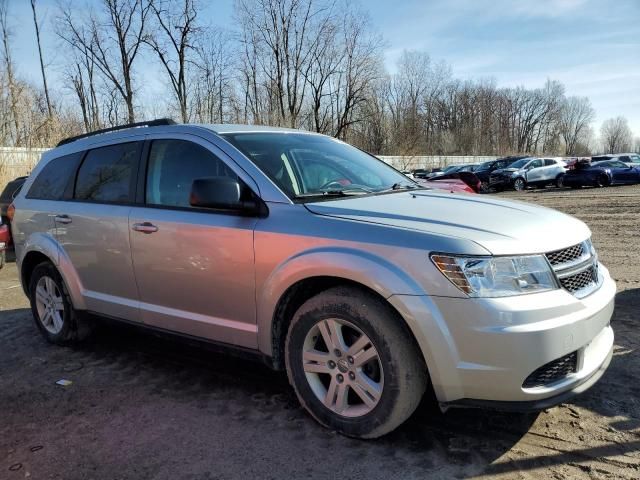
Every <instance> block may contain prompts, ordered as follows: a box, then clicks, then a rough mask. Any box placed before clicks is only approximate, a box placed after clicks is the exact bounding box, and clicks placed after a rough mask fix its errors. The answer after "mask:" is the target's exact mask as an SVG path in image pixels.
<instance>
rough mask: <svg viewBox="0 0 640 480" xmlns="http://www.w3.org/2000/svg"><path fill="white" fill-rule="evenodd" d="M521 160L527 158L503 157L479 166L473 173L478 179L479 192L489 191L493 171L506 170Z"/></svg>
mask: <svg viewBox="0 0 640 480" xmlns="http://www.w3.org/2000/svg"><path fill="white" fill-rule="evenodd" d="M522 158H528V157H526V156H524V157H523V156H512V157H503V158H498V159H497V160H489V161H488V162H484V163H482V164H480V166H479V167H478V168H477V169H476V170H475V171H474V172H473V173H475V174H476V176H477V177H478V180H480V191H481V192H485V193H486V192H488V191H489V180H490V177H491V173H492V172H493V171H495V170H502V169H504V168H507V167H508V166H509V165H511V164H512V163H514V162H515V161H517V160H520V159H522Z"/></svg>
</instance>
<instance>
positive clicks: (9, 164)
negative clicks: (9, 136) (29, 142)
mask: <svg viewBox="0 0 640 480" xmlns="http://www.w3.org/2000/svg"><path fill="white" fill-rule="evenodd" d="M46 151H47V149H46V148H17V147H16V148H13V147H0V179H2V180H4V181H5V183H6V182H7V181H9V180H10V179H12V178H15V177H20V176H23V175H29V174H30V173H31V170H33V167H35V166H36V164H37V163H38V160H40V155H42V152H46ZM3 186H4V184H3V185H0V190H1V189H2V187H3Z"/></svg>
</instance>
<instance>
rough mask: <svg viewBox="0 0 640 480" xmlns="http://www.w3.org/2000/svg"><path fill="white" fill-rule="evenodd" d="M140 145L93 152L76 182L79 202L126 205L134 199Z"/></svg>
mask: <svg viewBox="0 0 640 480" xmlns="http://www.w3.org/2000/svg"><path fill="white" fill-rule="evenodd" d="M139 148H140V143H139V142H132V143H121V144H118V145H110V146H108V147H102V148H96V149H94V150H90V151H89V152H88V153H87V156H86V157H85V159H84V162H82V166H81V167H80V170H79V171H78V179H77V180H76V188H75V198H76V199H78V200H89V201H94V202H106V203H126V202H129V201H131V199H132V197H133V195H132V191H133V188H132V186H133V179H134V177H135V175H134V172H135V171H136V167H137V163H138V162H137V161H138V156H139Z"/></svg>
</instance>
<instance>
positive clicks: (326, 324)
mask: <svg viewBox="0 0 640 480" xmlns="http://www.w3.org/2000/svg"><path fill="white" fill-rule="evenodd" d="M285 359H286V367H287V375H288V377H289V382H290V383H291V385H292V386H293V388H294V390H295V392H296V394H297V396H298V399H299V400H300V403H301V404H302V405H303V406H304V407H305V408H306V409H307V411H308V412H309V413H310V414H311V415H312V416H313V417H314V418H315V419H316V420H317V421H318V422H319V423H320V424H322V425H324V426H325V427H327V428H330V429H333V430H336V431H337V432H339V433H342V434H344V435H347V436H350V437H356V438H376V437H380V436H381V435H384V434H386V433H389V432H391V431H392V430H394V429H395V428H396V427H398V426H399V425H400V424H402V423H403V422H404V421H405V420H406V419H407V418H409V416H410V415H411V414H412V413H413V412H414V410H415V409H416V408H417V406H418V404H419V403H420V400H421V399H422V396H423V394H424V392H425V389H426V387H427V382H428V374H427V369H426V366H425V364H424V361H423V358H422V355H421V353H420V351H419V349H418V347H417V345H416V343H415V340H414V339H413V337H412V336H411V334H410V333H409V330H408V328H407V327H406V325H404V323H403V320H402V318H400V317H399V315H398V314H397V312H395V311H394V310H393V309H392V308H391V307H390V306H389V305H388V304H387V303H386V302H385V301H384V300H383V299H381V298H378V297H377V296H375V295H374V294H372V293H369V292H367V291H364V290H360V289H357V288H348V287H336V288H332V289H330V290H327V291H325V292H322V293H320V294H318V295H316V296H315V297H313V298H311V299H310V300H308V301H307V302H305V303H304V304H303V305H302V306H301V307H300V308H299V309H298V311H297V312H296V313H295V315H294V318H293V320H292V322H291V325H290V327H289V331H288V334H287V339H286V344H285Z"/></svg>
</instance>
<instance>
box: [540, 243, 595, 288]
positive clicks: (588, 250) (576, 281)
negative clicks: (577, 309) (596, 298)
mask: <svg viewBox="0 0 640 480" xmlns="http://www.w3.org/2000/svg"><path fill="white" fill-rule="evenodd" d="M545 256H546V257H547V260H548V261H549V264H550V265H551V268H553V271H554V273H555V274H556V278H557V279H558V283H559V284H560V286H561V287H562V288H564V289H565V290H566V291H568V292H569V293H571V294H573V295H574V296H575V297H577V298H584V297H586V296H587V295H589V294H590V293H592V292H594V291H595V290H597V289H598V288H599V287H600V284H601V283H602V282H601V278H600V276H599V275H598V256H597V255H596V253H595V250H594V249H593V246H592V245H591V240H585V241H584V242H581V243H578V244H577V245H573V246H571V247H568V248H564V249H562V250H554V251H553V252H549V253H547V254H546V255H545Z"/></svg>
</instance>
